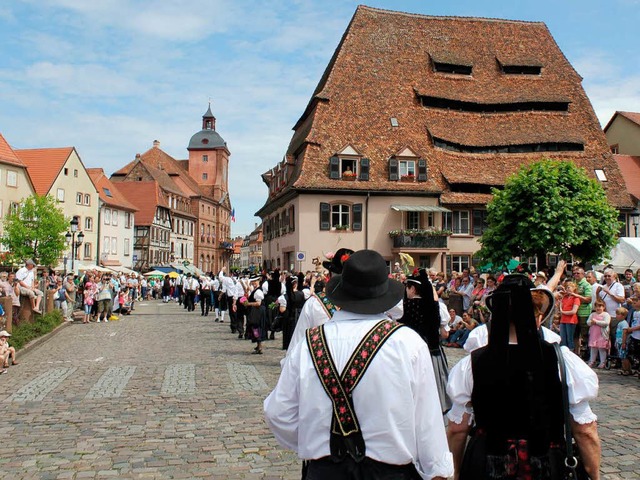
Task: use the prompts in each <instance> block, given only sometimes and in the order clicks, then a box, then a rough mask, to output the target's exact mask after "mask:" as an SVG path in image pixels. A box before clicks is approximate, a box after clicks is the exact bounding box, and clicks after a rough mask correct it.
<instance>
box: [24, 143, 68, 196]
mask: <svg viewBox="0 0 640 480" xmlns="http://www.w3.org/2000/svg"><path fill="white" fill-rule="evenodd" d="M73 150H74V148H73V147H62V148H34V149H24V150H14V151H15V153H16V155H18V157H19V158H20V160H22V161H23V162H24V163H25V164H26V165H27V172H28V173H29V177H30V178H31V181H32V182H33V188H34V189H35V191H36V193H37V194H38V195H46V194H47V193H49V190H51V186H52V185H53V182H54V181H55V179H56V178H58V175H59V174H60V170H61V169H62V167H63V166H64V164H65V163H66V162H67V160H68V159H69V156H70V155H71V153H72V152H73Z"/></svg>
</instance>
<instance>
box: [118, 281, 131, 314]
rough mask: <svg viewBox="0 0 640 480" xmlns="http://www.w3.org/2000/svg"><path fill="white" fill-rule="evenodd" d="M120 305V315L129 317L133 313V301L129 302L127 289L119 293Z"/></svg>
mask: <svg viewBox="0 0 640 480" xmlns="http://www.w3.org/2000/svg"><path fill="white" fill-rule="evenodd" d="M118 305H120V309H119V311H118V312H119V313H120V315H129V314H130V313H131V301H130V300H129V289H128V288H127V287H125V288H123V289H122V290H120V293H118Z"/></svg>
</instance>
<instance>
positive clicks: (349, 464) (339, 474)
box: [304, 457, 421, 480]
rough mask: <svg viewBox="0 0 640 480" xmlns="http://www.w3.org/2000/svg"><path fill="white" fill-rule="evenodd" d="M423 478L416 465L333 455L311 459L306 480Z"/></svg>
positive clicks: (412, 479) (416, 479) (415, 479)
mask: <svg viewBox="0 0 640 480" xmlns="http://www.w3.org/2000/svg"><path fill="white" fill-rule="evenodd" d="M329 478H330V479H331V480H421V477H420V475H419V474H418V472H417V470H416V468H415V466H414V465H413V464H408V465H390V464H388V463H382V462H377V461H376V460H372V459H371V458H369V457H365V459H364V460H362V461H361V462H360V463H356V461H355V460H353V459H352V458H351V457H346V458H345V459H344V460H343V461H341V462H338V463H336V462H334V461H333V460H331V457H324V458H319V459H318V460H309V461H308V462H307V468H306V476H305V477H304V479H305V480H326V479H329Z"/></svg>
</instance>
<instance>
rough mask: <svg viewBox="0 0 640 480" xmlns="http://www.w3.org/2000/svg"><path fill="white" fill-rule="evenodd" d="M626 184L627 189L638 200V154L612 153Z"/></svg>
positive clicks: (639, 191) (639, 179)
mask: <svg viewBox="0 0 640 480" xmlns="http://www.w3.org/2000/svg"><path fill="white" fill-rule="evenodd" d="M613 158H614V159H615V160H616V162H617V163H618V166H619V167H620V171H621V172H622V175H623V176H624V181H625V182H626V184H627V191H628V192H629V193H630V194H631V195H633V196H634V197H636V200H640V156H633V155H614V156H613Z"/></svg>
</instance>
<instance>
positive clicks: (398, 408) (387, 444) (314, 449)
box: [264, 250, 453, 480]
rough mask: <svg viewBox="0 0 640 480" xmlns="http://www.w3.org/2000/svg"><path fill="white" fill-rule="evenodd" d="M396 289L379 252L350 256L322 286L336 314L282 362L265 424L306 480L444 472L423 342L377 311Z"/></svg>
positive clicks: (390, 302) (447, 469) (445, 459)
mask: <svg viewBox="0 0 640 480" xmlns="http://www.w3.org/2000/svg"><path fill="white" fill-rule="evenodd" d="M403 290H404V288H403V286H402V284H401V283H399V282H396V281H394V280H390V279H389V277H388V269H387V266H386V264H385V261H384V259H383V258H382V256H380V254H378V253H377V252H374V251H372V250H361V251H358V252H355V253H354V254H352V255H350V257H349V258H348V259H347V260H346V261H345V262H344V265H343V271H342V274H341V275H334V276H333V277H332V278H331V280H330V281H329V282H328V284H327V287H326V294H327V297H328V298H329V300H330V301H331V302H333V303H334V304H335V305H336V306H337V307H339V308H340V310H339V311H336V312H335V313H334V315H333V318H332V321H330V322H327V323H325V324H324V325H321V326H319V327H314V328H311V329H309V330H307V332H306V341H304V342H300V343H298V344H297V345H296V346H295V347H293V350H291V351H290V352H289V354H288V355H287V358H286V360H285V362H284V367H283V370H282V374H281V375H280V379H279V381H278V384H277V385H276V388H275V389H274V391H273V392H271V394H270V395H269V396H268V397H267V399H266V400H265V402H264V410H265V417H266V420H267V423H268V425H269V427H270V428H271V431H272V432H273V433H274V435H275V437H276V439H277V440H278V441H279V442H280V444H281V445H283V446H284V447H286V448H290V449H292V450H295V451H296V452H297V453H298V456H299V457H300V458H302V459H304V460H305V461H306V462H305V463H306V466H307V468H306V477H305V478H306V479H308V480H318V479H327V478H332V479H335V480H339V479H368V480H369V479H371V480H375V479H381V478H384V479H390V480H392V479H403V480H404V479H406V480H409V479H412V480H413V479H421V478H423V479H440V478H446V477H449V476H450V475H452V474H453V464H452V457H451V453H450V452H449V451H448V448H447V445H446V438H445V433H444V423H443V419H442V414H441V410H440V402H439V400H438V395H437V392H436V390H437V389H436V384H435V378H434V373H433V365H432V363H431V357H430V355H429V349H428V347H427V344H426V343H425V342H424V341H423V340H422V339H421V338H420V336H419V335H418V334H417V333H416V332H415V331H413V330H411V329H410V328H406V327H401V326H400V324H398V323H396V322H393V321H390V320H389V319H388V317H387V316H386V314H385V313H384V312H386V311H388V310H390V309H391V308H392V307H394V306H395V305H397V304H398V302H399V301H400V300H401V299H402V297H403ZM374 359H375V361H373V360H374Z"/></svg>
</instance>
